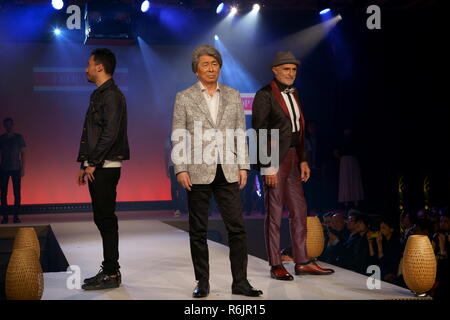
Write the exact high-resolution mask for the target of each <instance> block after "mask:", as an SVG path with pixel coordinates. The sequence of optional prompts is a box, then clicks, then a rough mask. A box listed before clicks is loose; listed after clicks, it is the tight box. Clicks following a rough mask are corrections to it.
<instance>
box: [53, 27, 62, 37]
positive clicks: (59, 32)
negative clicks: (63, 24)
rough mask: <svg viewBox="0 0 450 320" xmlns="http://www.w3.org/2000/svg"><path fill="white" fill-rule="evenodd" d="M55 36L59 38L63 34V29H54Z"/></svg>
mask: <svg viewBox="0 0 450 320" xmlns="http://www.w3.org/2000/svg"><path fill="white" fill-rule="evenodd" d="M53 34H54V35H55V36H59V35H60V34H61V29H60V28H55V29H53Z"/></svg>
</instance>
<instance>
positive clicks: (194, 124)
mask: <svg viewBox="0 0 450 320" xmlns="http://www.w3.org/2000/svg"><path fill="white" fill-rule="evenodd" d="M219 89H220V102H219V109H218V113H217V121H216V123H214V121H213V120H212V118H211V115H210V112H209V109H208V105H207V103H206V100H205V97H204V96H203V93H202V91H201V88H200V85H199V83H196V84H195V85H193V86H192V87H190V88H188V89H186V90H184V91H181V92H178V93H177V96H176V100H175V107H174V112H173V121H172V161H173V163H174V169H175V174H177V173H179V172H182V171H186V172H188V173H189V176H190V179H191V182H192V183H193V184H209V183H211V182H212V181H213V180H214V177H215V176H216V169H217V163H218V162H219V163H221V164H222V169H223V172H224V175H225V178H226V179H227V181H228V182H230V183H231V182H237V181H238V178H239V170H240V169H245V170H250V165H249V161H248V150H247V142H246V139H245V129H246V128H245V115H244V108H243V106H242V100H241V97H240V94H239V91H237V90H236V89H233V88H231V87H228V86H225V85H223V84H219ZM194 128H195V130H194ZM200 128H201V130H200ZM235 129H240V130H237V132H235V131H234V130H235ZM183 132H184V134H185V136H183V137H182V138H180V137H181V136H182V135H183ZM205 132H207V133H209V134H210V135H211V134H212V135H214V138H211V137H210V136H208V135H205ZM214 132H215V134H214ZM230 133H231V134H233V135H232V136H230ZM221 136H222V137H223V139H220V137H221ZM220 141H223V143H220ZM215 146H217V148H215ZM180 150H181V151H180ZM216 150H218V153H215V152H216ZM218 155H220V157H218ZM218 158H220V159H221V160H219V161H218Z"/></svg>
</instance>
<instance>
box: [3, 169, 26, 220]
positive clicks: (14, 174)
mask: <svg viewBox="0 0 450 320" xmlns="http://www.w3.org/2000/svg"><path fill="white" fill-rule="evenodd" d="M9 177H11V180H12V184H13V190H14V207H13V208H14V210H13V212H14V215H17V214H18V213H19V209H20V182H21V176H20V170H13V171H0V201H1V211H2V213H3V215H4V216H7V215H8V202H7V199H8V183H9Z"/></svg>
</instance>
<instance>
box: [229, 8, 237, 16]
mask: <svg viewBox="0 0 450 320" xmlns="http://www.w3.org/2000/svg"><path fill="white" fill-rule="evenodd" d="M237 11H238V10H237V8H236V7H231V9H230V15H231V16H234V15H235V14H236V13H237Z"/></svg>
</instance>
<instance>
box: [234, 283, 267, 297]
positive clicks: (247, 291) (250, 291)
mask: <svg viewBox="0 0 450 320" xmlns="http://www.w3.org/2000/svg"><path fill="white" fill-rule="evenodd" d="M231 293H232V294H240V295H243V296H247V297H259V296H260V295H262V294H263V292H262V291H261V290H257V289H255V288H253V287H252V286H251V285H250V283H249V282H248V281H245V282H244V283H242V284H238V285H233V286H232V287H231Z"/></svg>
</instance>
